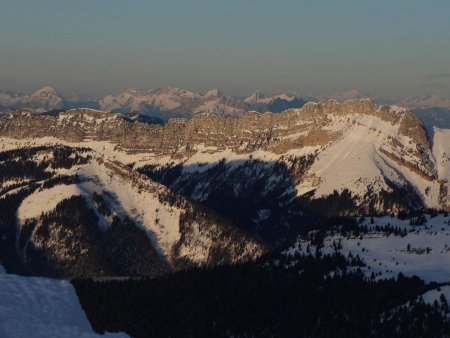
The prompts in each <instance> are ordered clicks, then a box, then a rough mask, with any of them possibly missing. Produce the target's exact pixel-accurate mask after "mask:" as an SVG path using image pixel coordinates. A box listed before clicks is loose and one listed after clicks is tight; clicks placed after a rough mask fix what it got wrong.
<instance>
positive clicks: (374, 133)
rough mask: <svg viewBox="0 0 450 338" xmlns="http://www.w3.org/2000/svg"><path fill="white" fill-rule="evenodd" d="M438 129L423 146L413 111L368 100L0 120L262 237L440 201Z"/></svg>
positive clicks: (20, 136)
mask: <svg viewBox="0 0 450 338" xmlns="http://www.w3.org/2000/svg"><path fill="white" fill-rule="evenodd" d="M186 95H188V96H189V95H191V94H186ZM436 131H437V132H436V133H435V135H434V142H433V146H432V145H431V142H430V140H429V138H428V135H427V132H426V130H425V128H424V125H423V123H422V121H421V120H420V119H418V118H417V117H416V116H415V115H414V114H413V113H411V112H410V111H407V110H405V109H402V108H398V107H389V106H377V105H375V104H373V103H372V102H371V101H369V100H354V101H346V102H344V103H338V102H336V101H333V100H330V101H327V102H324V103H308V104H306V105H304V106H303V107H302V108H301V109H291V110H287V111H285V112H282V113H279V114H271V113H265V114H259V113H256V112H249V113H246V114H245V115H243V116H242V117H241V118H227V117H224V116H217V115H212V114H199V115H196V116H194V117H193V118H192V119H172V120H170V121H169V122H168V123H167V124H165V125H154V124H144V123H139V122H133V121H131V120H130V119H129V118H126V117H125V116H124V115H120V114H111V113H104V112H100V111H93V110H87V109H78V110H71V111H67V112H61V113H58V114H53V115H45V116H44V115H36V114H30V113H11V114H8V115H5V116H3V117H2V118H1V119H0V135H1V136H2V137H3V138H2V143H3V147H17V146H16V145H14V144H15V143H17V144H22V145H23V144H33V145H43V144H55V143H61V142H62V143H64V144H66V145H68V146H74V144H75V145H77V146H82V145H85V146H89V147H90V148H92V149H94V150H96V151H97V152H99V153H100V154H102V156H105V158H107V159H109V160H112V161H115V162H119V163H121V164H122V165H127V166H128V167H131V168H134V169H136V170H137V171H139V172H140V173H141V174H144V175H146V176H147V177H150V178H151V179H152V180H153V181H158V182H160V183H162V184H163V185H165V186H166V187H169V188H170V189H171V190H172V191H175V192H177V193H180V194H182V195H184V196H187V197H189V198H190V199H192V200H194V201H196V202H197V203H199V204H201V205H203V206H206V207H208V208H209V210H211V209H212V210H215V212H217V213H219V214H222V215H225V216H227V217H228V219H229V220H231V222H232V223H234V224H235V225H238V226H239V228H240V229H244V230H245V231H246V232H249V233H251V234H253V235H255V236H257V237H259V238H260V239H262V240H264V241H265V242H267V243H270V244H277V243H280V242H282V241H283V240H286V239H288V238H291V236H292V235H294V234H296V233H298V232H301V231H304V230H306V229H307V228H308V226H309V225H310V224H312V223H313V222H315V220H316V218H317V217H318V216H346V215H347V216H348V215H360V214H390V213H398V212H409V211H411V210H417V209H420V208H438V209H448V207H449V202H450V201H449V197H448V178H449V177H448V176H449V172H448V170H447V162H448V160H447V155H445V154H446V153H447V152H448V150H447V148H448V144H450V143H449V142H448V139H449V137H450V135H448V133H446V131H445V130H443V131H442V132H441V131H440V130H437V129H436Z"/></svg>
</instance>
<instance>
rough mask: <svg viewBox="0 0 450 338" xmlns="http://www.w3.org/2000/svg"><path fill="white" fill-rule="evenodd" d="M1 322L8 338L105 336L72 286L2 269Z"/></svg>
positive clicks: (1, 330)
mask: <svg viewBox="0 0 450 338" xmlns="http://www.w3.org/2000/svg"><path fill="white" fill-rule="evenodd" d="M0 318H1V320H0V337H4V338H8V337H14V338H22V337H23V338H33V337H64V338H69V337H70V338H72V337H82V338H87V337H100V336H101V335H97V334H95V333H94V332H93V330H92V328H91V325H90V324H89V322H88V320H87V318H86V315H85V313H84V312H83V310H82V309H81V306H80V302H79V301H78V297H77V295H76V293H75V290H74V288H73V286H72V285H71V284H70V283H69V282H67V281H59V280H53V279H47V278H36V277H22V276H17V275H9V274H7V273H6V272H5V271H4V270H3V267H1V266H0ZM102 337H127V335H125V334H107V335H103V336H102Z"/></svg>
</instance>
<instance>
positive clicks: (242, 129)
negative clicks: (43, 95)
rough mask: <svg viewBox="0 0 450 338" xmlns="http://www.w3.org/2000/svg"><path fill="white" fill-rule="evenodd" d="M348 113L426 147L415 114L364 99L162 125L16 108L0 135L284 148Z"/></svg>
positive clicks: (306, 141)
mask: <svg viewBox="0 0 450 338" xmlns="http://www.w3.org/2000/svg"><path fill="white" fill-rule="evenodd" d="M352 114H362V115H368V116H375V117H378V118H380V119H382V120H384V121H387V122H390V123H392V124H398V123H400V133H401V134H403V135H405V136H409V137H411V138H413V139H415V140H416V141H417V143H419V144H422V145H423V146H424V147H425V148H427V149H429V148H430V144H429V141H428V138H427V135H426V131H425V128H424V127H423V123H422V121H421V120H420V119H418V118H417V117H416V116H414V114H412V113H411V112H406V111H401V112H399V111H395V110H393V109H391V108H390V107H388V106H376V105H375V104H373V103H372V102H371V101H369V100H354V101H346V102H344V103H338V102H337V101H333V100H330V101H327V102H324V103H319V104H317V103H308V104H306V105H305V106H304V107H303V108H301V109H293V110H287V111H285V112H283V113H279V114H272V113H264V114H260V113H257V112H248V113H246V114H244V115H243V116H242V117H240V118H228V117H224V116H217V115H213V114H198V115H195V116H194V117H193V118H192V119H171V120H169V122H168V123H167V124H166V125H150V124H144V123H135V122H133V121H130V120H129V119H127V118H126V117H125V116H123V115H121V114H112V113H106V112H101V111H95V110H91V109H73V110H68V111H66V112H62V113H59V114H57V115H56V116H49V115H39V114H32V113H30V112H17V113H10V114H8V115H4V116H3V117H2V118H1V119H0V135H1V136H8V137H12V138H30V137H45V136H53V137H56V138H61V139H64V140H67V141H78V142H79V141H84V140H89V139H95V140H99V141H101V140H102V141H111V142H114V143H117V144H119V145H120V146H122V147H124V148H130V149H133V150H137V149H140V150H151V151H157V152H164V153H172V152H174V151H178V150H180V149H182V148H183V147H186V146H189V145H193V144H198V143H202V144H204V145H205V146H213V147H218V148H232V149H233V150H235V151H243V152H250V151H253V150H256V149H264V150H276V149H278V148H280V146H283V145H284V147H282V148H283V149H286V150H288V149H292V148H298V147H302V146H305V145H307V146H311V145H323V144H326V143H327V142H328V141H330V140H333V139H336V138H338V137H339V135H340V132H339V131H328V130H325V129H324V127H325V126H327V124H329V123H330V121H331V120H332V119H333V117H336V116H344V115H349V116H351V115H352Z"/></svg>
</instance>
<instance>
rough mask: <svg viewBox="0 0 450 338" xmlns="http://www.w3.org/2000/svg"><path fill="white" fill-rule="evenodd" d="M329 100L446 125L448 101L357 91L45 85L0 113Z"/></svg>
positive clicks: (185, 111) (16, 96)
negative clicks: (368, 103)
mask: <svg viewBox="0 0 450 338" xmlns="http://www.w3.org/2000/svg"><path fill="white" fill-rule="evenodd" d="M329 99H334V100H337V101H340V102H343V101H346V100H359V99H370V100H372V101H374V102H375V103H378V104H389V105H397V106H401V107H405V108H408V109H411V110H414V111H415V112H416V114H418V115H419V116H420V117H421V118H423V119H424V121H425V124H426V125H427V127H428V128H429V127H431V126H432V125H436V126H438V127H442V128H448V127H450V100H449V99H446V98H443V97H440V96H437V95H424V96H411V97H408V98H403V99H395V98H382V97H375V96H372V95H370V94H368V93H365V92H362V91H359V90H350V91H346V92H339V93H333V94H327V95H317V96H299V95H297V94H288V93H282V94H277V95H270V94H268V93H265V92H263V91H256V92H254V93H253V94H251V95H250V96H248V97H233V96H227V95H224V94H223V93H221V92H220V91H219V90H218V89H212V90H209V91H207V92H206V93H197V92H193V91H190V90H186V89H182V88H176V87H167V88H156V89H150V90H140V89H135V88H132V89H127V90H125V91H124V92H122V93H120V94H118V95H107V96H105V97H103V98H100V99H94V98H92V97H90V96H89V95H86V94H76V93H73V94H68V95H62V94H60V93H59V92H58V91H57V90H56V89H54V88H52V87H49V86H45V87H42V88H41V89H39V90H37V91H35V92H33V93H31V94H27V93H14V92H10V91H4V92H0V112H7V111H14V110H20V109H32V110H34V111H37V112H47V111H51V110H61V109H71V108H94V109H100V110H103V111H113V112H120V113H127V114H141V115H146V116H151V117H156V118H159V119H161V120H162V121H167V120H168V119H169V118H174V117H185V118H190V117H192V116H193V115H195V114H197V113H214V114H218V115H225V116H234V117H237V116H241V115H242V114H243V113H245V112H247V111H258V112H266V111H270V112H273V113H279V112H282V111H284V110H286V109H291V108H300V107H302V106H303V105H304V104H305V103H306V102H309V101H315V102H324V101H327V100H329Z"/></svg>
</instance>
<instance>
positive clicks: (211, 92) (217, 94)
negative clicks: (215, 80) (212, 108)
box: [205, 88, 222, 97]
mask: <svg viewBox="0 0 450 338" xmlns="http://www.w3.org/2000/svg"><path fill="white" fill-rule="evenodd" d="M220 96H222V93H221V92H220V90H219V89H217V88H214V89H211V90H209V91H207V92H206V93H205V97H220Z"/></svg>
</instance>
